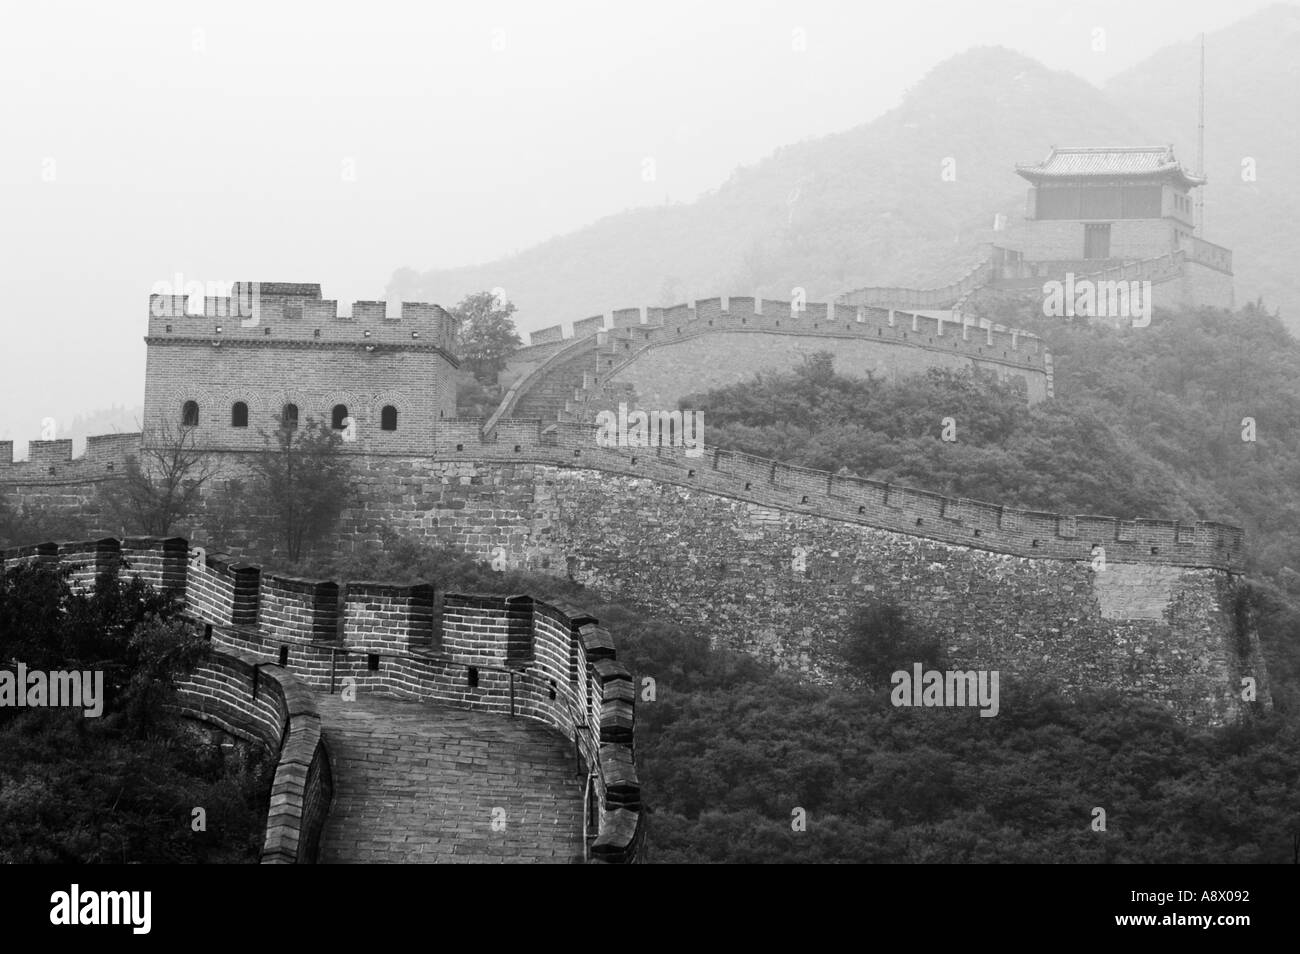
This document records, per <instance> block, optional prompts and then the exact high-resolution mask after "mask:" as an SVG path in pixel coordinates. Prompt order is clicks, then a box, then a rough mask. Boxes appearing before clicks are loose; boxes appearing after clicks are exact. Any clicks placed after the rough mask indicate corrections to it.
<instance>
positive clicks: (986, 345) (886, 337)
mask: <svg viewBox="0 0 1300 954" xmlns="http://www.w3.org/2000/svg"><path fill="white" fill-rule="evenodd" d="M972 287H975V286H973V285H972ZM563 331H564V328H563V326H561V325H555V326H553V327H551V328H544V329H541V330H540V331H536V332H533V333H532V335H530V341H531V342H532V344H533V345H538V344H548V345H554V343H555V342H557V341H568V342H572V343H573V344H574V345H575V346H576V345H577V344H578V343H579V342H583V341H584V340H586V339H594V340H595V343H596V345H597V346H598V347H599V346H605V347H608V348H609V350H611V351H613V352H615V353H619V352H623V353H625V352H628V351H631V350H632V348H633V345H638V346H639V345H646V344H652V343H659V342H665V341H672V340H677V339H679V338H681V337H683V336H685V335H689V334H707V333H710V332H716V331H764V332H784V333H787V334H824V335H837V336H838V335H854V336H862V337H868V338H871V337H874V338H877V339H880V340H883V341H890V342H894V343H899V344H903V343H905V344H908V345H911V346H913V347H930V348H934V347H938V348H942V349H943V350H952V351H959V352H962V353H968V354H972V355H975V356H979V357H981V358H984V359H986V360H990V361H1002V362H1009V363H1013V364H1016V365H1021V366H1025V365H1028V366H1031V367H1039V368H1041V367H1043V366H1044V360H1043V356H1044V355H1045V354H1046V353H1047V348H1046V346H1045V345H1044V343H1043V341H1042V339H1040V338H1039V337H1038V336H1037V335H1035V334H1033V333H1032V332H1028V331H1023V330H1020V329H1016V328H1009V327H1007V326H1005V325H1001V324H996V323H993V322H989V321H987V320H984V319H974V318H971V317H969V316H967V317H963V316H961V315H960V314H953V313H945V312H943V311H924V310H913V311H907V310H903V309H899V308H887V307H878V306H875V305H868V304H847V303H844V302H843V301H835V302H807V303H792V302H789V301H782V300H776V299H767V300H764V299H759V298H750V297H742V296H732V297H729V298H726V299H723V298H704V299H699V300H697V301H695V302H693V303H682V304H680V305H672V306H669V307H665V308H660V307H650V308H645V309H641V308H620V309H617V310H615V311H613V312H611V314H610V315H609V321H608V325H607V324H606V316H604V315H596V316H593V317H591V318H586V319H583V320H582V321H576V322H574V323H573V325H572V334H571V335H570V336H569V337H564V335H563ZM559 353H560V352H558V351H557V352H555V353H554V354H555V355H558V354H559ZM553 356H554V355H553ZM539 370H540V369H539Z"/></svg>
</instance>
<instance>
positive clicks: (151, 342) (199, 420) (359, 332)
mask: <svg viewBox="0 0 1300 954" xmlns="http://www.w3.org/2000/svg"><path fill="white" fill-rule="evenodd" d="M455 340H456V320H455V319H454V318H453V317H452V316H451V315H450V314H448V313H447V312H446V311H445V310H443V309H442V308H441V307H439V306H438V305H431V304H422V303H413V302H403V303H402V310H401V317H400V318H398V317H389V316H388V314H387V304H386V303H385V302H382V301H359V302H356V303H354V304H353V306H352V314H351V315H350V316H349V315H340V314H339V313H338V302H336V301H325V300H322V299H321V293H320V286H319V285H308V284H288V283H252V282H248V283H236V284H235V285H233V286H232V290H231V294H230V296H229V297H208V298H205V299H204V305H203V309H202V311H201V312H200V311H198V310H195V311H193V312H190V311H187V309H186V298H185V296H183V295H152V296H150V301H149V333H148V335H147V336H146V337H145V343H146V344H147V346H148V362H147V365H146V371H145V406H144V428H145V437H146V440H148V439H149V437H150V435H154V434H160V433H165V432H166V431H168V430H174V429H176V428H177V427H178V426H181V425H185V426H190V427H194V428H196V430H195V432H194V433H195V435H196V437H197V439H198V441H197V442H198V445H199V446H201V447H205V448H211V449H221V450H258V449H261V448H262V447H263V446H264V439H263V437H262V434H261V432H262V431H266V432H268V433H269V432H271V431H274V430H275V429H276V428H277V427H279V425H280V423H281V421H283V420H290V421H301V422H303V423H306V422H307V421H309V420H312V419H317V418H319V419H323V420H326V421H329V422H330V423H331V424H332V425H333V426H334V427H335V428H337V429H339V430H347V431H348V435H349V438H350V442H351V443H353V444H355V446H356V449H358V450H361V451H369V452H376V453H384V452H390V453H391V452H405V451H415V450H419V449H420V448H421V447H423V446H424V444H425V443H426V442H427V441H428V439H429V437H428V435H429V432H430V426H431V425H432V424H433V423H434V422H436V421H439V420H442V419H444V418H450V417H453V416H454V415H455V407H456V389H455V371H456V369H457V368H458V367H459V361H458V360H457V358H456V357H455V354H454V348H455ZM348 418H350V419H351V424H352V426H351V428H348V427H347V419H348Z"/></svg>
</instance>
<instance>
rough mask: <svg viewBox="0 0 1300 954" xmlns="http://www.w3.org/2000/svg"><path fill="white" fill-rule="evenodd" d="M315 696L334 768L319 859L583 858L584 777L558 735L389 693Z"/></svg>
mask: <svg viewBox="0 0 1300 954" xmlns="http://www.w3.org/2000/svg"><path fill="white" fill-rule="evenodd" d="M316 698H317V702H318V705H319V706H320V714H321V720H322V723H323V725H324V729H325V740H326V744H327V745H328V746H329V752H330V758H331V760H332V762H333V768H334V804H333V807H332V808H331V809H330V815H329V819H328V820H327V821H326V823H325V831H324V834H323V836H322V838H321V849H320V860H321V862H322V863H326V864H328V863H336V864H337V863H348V862H392V863H414V862H444V863H449V862H558V863H568V862H574V861H578V862H580V861H581V860H582V835H581V829H582V780H581V779H579V778H577V777H575V775H574V767H573V749H572V743H571V742H568V741H567V740H565V739H564V738H563V737H562V736H561V735H559V734H558V733H556V732H554V731H552V730H551V729H548V728H546V727H545V726H543V725H541V724H540V723H537V722H534V721H532V720H530V719H523V718H518V719H511V718H510V717H509V716H502V715H494V714H490V713H483V712H467V711H465V710H462V709H450V708H446V707H443V706H435V705H427V704H424V703H419V702H407V701H405V700H399V699H392V698H388V697H386V696H378V695H358V696H357V699H356V701H355V702H343V701H342V700H341V698H340V697H339V696H337V695H333V696H330V695H325V694H323V693H318V694H317V697H316ZM496 808H501V809H504V810H505V815H504V823H505V827H504V830H501V831H494V830H493V809H496ZM497 817H498V818H501V815H500V813H497ZM499 824H500V823H499V822H498V825H499Z"/></svg>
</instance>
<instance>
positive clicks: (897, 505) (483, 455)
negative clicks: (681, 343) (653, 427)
mask: <svg viewBox="0 0 1300 954" xmlns="http://www.w3.org/2000/svg"><path fill="white" fill-rule="evenodd" d="M493 436H494V438H495V439H487V440H481V439H480V438H479V437H478V436H477V435H476V434H475V423H474V422H470V421H463V422H457V421H449V422H446V424H445V425H444V426H442V427H440V428H439V436H438V441H437V444H438V447H437V456H438V457H439V458H443V457H445V458H449V459H484V460H495V459H511V460H534V461H538V462H543V463H551V464H554V465H556V466H564V467H579V468H589V469H592V470H600V471H607V472H611V473H620V474H627V475H630V476H638V477H645V478H650V479H652V480H659V481H664V482H666V483H671V484H676V485H678V486H683V487H691V488H694V489H697V490H703V491H707V492H709V493H715V494H719V495H721V496H726V497H734V498H737V499H741V500H748V501H752V502H754V503H758V504H761V505H764V506H770V507H774V508H776V509H781V510H788V511H794V512H798V513H807V514H809V515H812V516H820V517H826V518H828V519H831V520H842V521H846V522H849V523H858V524H866V525H869V526H872V527H877V528H880V529H883V530H891V531H894V532H897V533H904V534H908V535H910V536H917V537H926V538H930V539H934V540H939V541H942V542H944V543H949V544H955V545H959V546H966V547H974V548H977V549H982V550H991V551H994V552H998V553H1005V554H1010V555H1013V556H1019V557H1030V558H1035V559H1048V560H1073V561H1087V560H1091V559H1092V558H1093V556H1094V552H1093V548H1094V547H1095V546H1101V547H1104V548H1105V552H1106V559H1107V560H1111V561H1117V562H1126V563H1147V564H1156V565H1170V566H1205V567H1216V568H1220V569H1226V570H1231V571H1234V572H1240V571H1241V569H1242V567H1243V565H1244V545H1245V534H1244V532H1243V531H1242V530H1241V529H1240V528H1237V527H1232V526H1229V525H1226V524H1221V523H1215V522H1210V521H1197V522H1195V523H1183V522H1179V521H1174V520H1150V519H1140V518H1139V519H1131V520H1126V519H1120V518H1116V517H1109V516H1090V515H1085V516H1067V515H1063V514H1055V513H1045V512H1039V511H1031V510H1021V509H1018V508H1013V507H1004V506H1002V505H1000V504H995V503H988V502H985V501H979V500H971V499H967V498H956V497H944V496H942V495H939V494H934V493H930V492H928V491H923V490H916V489H913V488H910V487H903V486H899V485H897V484H888V483H882V482H880V481H874V480H868V479H865V478H859V477H845V476H838V475H835V474H831V473H828V472H825V471H817V470H810V469H807V468H803V467H796V466H793V465H789V464H782V463H779V462H777V461H773V460H768V459H765V458H760V457H753V456H750V455H748V454H741V453H738V452H735V451H725V450H712V449H710V450H706V451H705V453H703V455H702V456H699V457H687V456H686V454H685V449H684V448H680V447H648V448H625V447H601V446H599V445H598V444H597V442H596V428H595V426H594V425H591V424H585V423H557V424H552V425H549V426H547V427H545V428H544V429H542V427H541V425H540V423H539V422H537V421H500V422H498V423H497V425H496V427H495V431H494V434H493Z"/></svg>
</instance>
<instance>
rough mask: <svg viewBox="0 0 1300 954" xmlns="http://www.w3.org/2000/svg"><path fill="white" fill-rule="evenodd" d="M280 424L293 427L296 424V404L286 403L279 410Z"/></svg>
mask: <svg viewBox="0 0 1300 954" xmlns="http://www.w3.org/2000/svg"><path fill="white" fill-rule="evenodd" d="M280 426H281V427H289V428H294V427H297V426H298V405H296V404H286V405H285V406H284V410H283V411H281V412H280Z"/></svg>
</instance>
